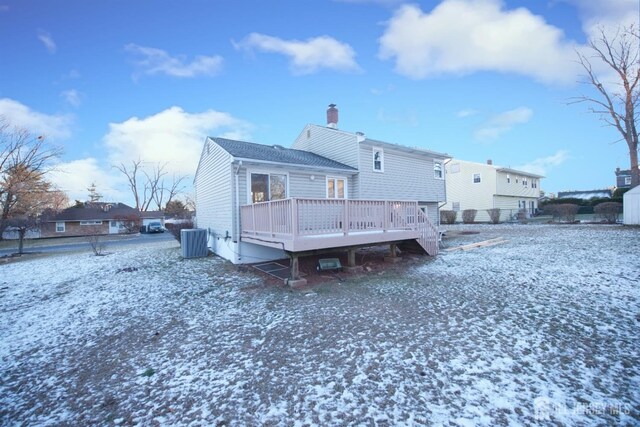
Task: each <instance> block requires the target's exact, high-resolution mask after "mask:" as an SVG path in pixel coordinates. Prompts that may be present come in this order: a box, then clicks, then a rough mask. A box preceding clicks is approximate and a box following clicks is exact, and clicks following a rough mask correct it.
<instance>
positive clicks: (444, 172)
mask: <svg viewBox="0 0 640 427" xmlns="http://www.w3.org/2000/svg"><path fill="white" fill-rule="evenodd" d="M451 160H453V158H448V159H445V160H444V162H443V164H442V176H443V177H444V202H443V203H442V205H440V206H438V228H440V209H442V207H443V206H444V205H446V204H447V203H448V202H447V165H448V164H449V163H451Z"/></svg>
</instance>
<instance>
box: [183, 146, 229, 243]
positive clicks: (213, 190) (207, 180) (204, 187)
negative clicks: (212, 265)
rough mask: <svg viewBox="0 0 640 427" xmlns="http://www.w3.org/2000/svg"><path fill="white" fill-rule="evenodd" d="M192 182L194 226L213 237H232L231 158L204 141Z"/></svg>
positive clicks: (218, 147) (217, 147) (219, 148)
mask: <svg viewBox="0 0 640 427" xmlns="http://www.w3.org/2000/svg"><path fill="white" fill-rule="evenodd" d="M205 144H206V145H205V147H204V149H203V153H202V157H201V158H200V165H199V166H198V172H197V174H196V178H195V181H194V187H195V199H196V200H195V201H196V206H197V209H198V215H197V226H198V227H199V228H205V229H208V230H209V232H210V233H212V234H213V235H216V236H225V235H227V232H228V233H229V235H232V236H234V241H235V240H236V239H237V236H236V235H235V233H236V230H235V227H234V225H235V224H234V219H233V212H234V211H237V210H238V209H236V210H234V192H235V175H234V167H233V165H232V164H231V162H232V158H231V156H230V155H229V153H227V152H226V151H224V150H223V149H222V148H221V147H220V146H219V145H217V144H216V143H215V142H213V141H212V140H210V139H207V141H206V142H205Z"/></svg>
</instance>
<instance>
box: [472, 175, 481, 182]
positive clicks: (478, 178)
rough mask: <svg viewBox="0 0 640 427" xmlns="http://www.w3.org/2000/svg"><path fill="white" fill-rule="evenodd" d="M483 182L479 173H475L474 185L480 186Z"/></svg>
mask: <svg viewBox="0 0 640 427" xmlns="http://www.w3.org/2000/svg"><path fill="white" fill-rule="evenodd" d="M481 181H482V178H481V177H480V174H479V173H474V174H473V183H474V184H479V183H480V182H481Z"/></svg>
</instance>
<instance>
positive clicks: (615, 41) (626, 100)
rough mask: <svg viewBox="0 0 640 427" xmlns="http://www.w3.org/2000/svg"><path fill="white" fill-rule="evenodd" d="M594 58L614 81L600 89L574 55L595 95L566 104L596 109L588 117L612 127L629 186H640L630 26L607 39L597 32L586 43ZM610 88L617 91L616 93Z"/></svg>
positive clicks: (586, 63)
mask: <svg viewBox="0 0 640 427" xmlns="http://www.w3.org/2000/svg"><path fill="white" fill-rule="evenodd" d="M589 47H590V48H591V51H592V53H593V54H594V55H593V57H592V59H594V60H598V61H601V62H602V63H604V64H606V65H607V66H608V68H610V69H611V70H612V71H613V72H614V74H615V75H616V76H617V78H618V81H617V82H616V83H615V85H613V84H607V85H604V84H602V82H601V81H600V79H599V78H598V76H597V75H596V73H595V71H594V70H593V67H592V64H591V61H590V60H589V58H587V56H586V55H584V54H582V53H580V52H576V53H577V55H578V62H579V63H580V64H581V65H582V68H584V70H585V71H586V76H585V77H586V78H587V81H586V82H585V83H586V84H587V85H590V86H592V87H593V88H594V89H595V90H596V92H597V93H598V94H599V97H598V98H595V97H593V96H587V95H583V96H579V97H575V98H572V99H571V100H570V102H569V104H575V103H581V102H586V103H589V104H592V105H595V106H597V107H601V108H602V109H600V108H590V109H589V110H590V111H591V112H592V113H595V114H598V115H599V116H600V118H601V120H603V121H604V122H605V123H607V124H608V125H610V126H612V127H614V128H615V129H616V130H617V131H618V133H619V134H620V135H622V139H623V140H624V141H625V142H626V143H627V146H628V148H629V163H630V169H631V186H632V187H635V186H637V185H639V184H640V172H639V170H638V130H637V118H638V117H637V114H638V113H636V107H637V106H638V100H639V99H640V91H639V90H638V84H639V82H640V64H639V62H638V59H639V58H640V34H639V33H638V29H637V28H636V27H634V26H631V27H628V28H622V29H618V31H617V32H616V33H615V34H613V36H608V35H607V33H605V30H604V28H600V35H599V37H598V38H597V39H594V40H591V41H590V42H589ZM612 87H615V88H618V87H619V88H620V89H621V90H620V93H618V92H616V91H615V89H612Z"/></svg>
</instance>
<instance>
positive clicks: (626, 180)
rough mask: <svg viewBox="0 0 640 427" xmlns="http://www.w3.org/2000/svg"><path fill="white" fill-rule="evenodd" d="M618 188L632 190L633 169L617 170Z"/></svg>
mask: <svg viewBox="0 0 640 427" xmlns="http://www.w3.org/2000/svg"><path fill="white" fill-rule="evenodd" d="M615 173H616V188H631V169H626V170H622V169H620V168H616V171H615Z"/></svg>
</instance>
